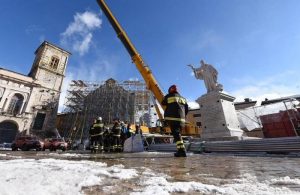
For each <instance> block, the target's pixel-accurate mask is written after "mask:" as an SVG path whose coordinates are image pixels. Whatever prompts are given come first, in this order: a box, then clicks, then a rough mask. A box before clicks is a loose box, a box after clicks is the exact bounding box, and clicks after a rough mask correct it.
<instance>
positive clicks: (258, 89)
mask: <svg viewBox="0 0 300 195" xmlns="http://www.w3.org/2000/svg"><path fill="white" fill-rule="evenodd" d="M241 80H242V79H241ZM242 83H243V84H244V86H243V87H241V88H239V89H236V90H234V91H232V92H231V95H233V96H235V97H236V100H235V101H236V102H241V101H244V99H245V98H251V99H252V100H264V99H265V98H268V99H274V98H280V97H286V96H291V95H296V94H299V91H300V90H299V84H298V83H300V78H299V77H297V73H296V72H291V71H285V72H282V73H280V74H279V75H273V76H271V77H266V78H264V79H263V80H258V81H257V78H256V79H255V78H250V77H249V78H248V83H247V81H246V80H243V81H242Z"/></svg>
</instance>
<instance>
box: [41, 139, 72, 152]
mask: <svg viewBox="0 0 300 195" xmlns="http://www.w3.org/2000/svg"><path fill="white" fill-rule="evenodd" d="M67 148H68V144H67V142H65V140H64V139H63V138H47V139H45V145H44V150H45V149H49V150H50V151H56V150H62V151H65V150H67Z"/></svg>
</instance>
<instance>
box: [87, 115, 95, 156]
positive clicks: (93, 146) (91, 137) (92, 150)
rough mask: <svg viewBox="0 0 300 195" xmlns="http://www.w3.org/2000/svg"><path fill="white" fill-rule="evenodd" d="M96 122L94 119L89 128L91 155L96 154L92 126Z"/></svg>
mask: <svg viewBox="0 0 300 195" xmlns="http://www.w3.org/2000/svg"><path fill="white" fill-rule="evenodd" d="M96 122H97V120H96V119H95V120H94V122H93V124H92V125H91V127H90V130H89V134H90V149H91V153H94V152H96V150H95V146H96V136H95V129H94V125H95V124H96Z"/></svg>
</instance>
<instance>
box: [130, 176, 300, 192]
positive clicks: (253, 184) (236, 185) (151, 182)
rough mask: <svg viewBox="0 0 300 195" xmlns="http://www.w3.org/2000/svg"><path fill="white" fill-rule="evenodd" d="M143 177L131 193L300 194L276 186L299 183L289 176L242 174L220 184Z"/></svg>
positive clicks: (160, 177)
mask: <svg viewBox="0 0 300 195" xmlns="http://www.w3.org/2000/svg"><path fill="white" fill-rule="evenodd" d="M145 175H148V176H150V177H143V178H142V179H141V181H140V184H139V185H140V186H143V187H144V188H142V189H139V190H138V191H136V192H132V193H131V195H141V194H142V195H151V194H162V195H164V194H171V193H174V192H177V193H187V192H195V191H196V192H199V193H201V194H228V195H229V194H230V195H239V194H247V195H252V194H265V195H276V194H278V195H282V194H300V192H299V191H292V190H291V189H290V188H288V187H285V186H280V187H279V186H274V184H277V185H278V182H280V183H285V184H298V182H299V179H291V178H289V177H284V178H277V179H272V180H271V181H269V180H266V181H263V182H260V181H258V180H257V178H256V177H255V176H252V175H250V174H245V175H242V178H241V179H235V180H232V181H231V182H232V183H229V184H224V185H220V186H216V185H211V184H203V183H200V182H194V181H191V182H171V181H168V179H167V178H165V177H164V176H151V174H149V173H147V174H145Z"/></svg>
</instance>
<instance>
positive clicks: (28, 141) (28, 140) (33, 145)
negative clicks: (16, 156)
mask: <svg viewBox="0 0 300 195" xmlns="http://www.w3.org/2000/svg"><path fill="white" fill-rule="evenodd" d="M43 148H44V142H42V141H41V140H40V139H39V138H38V137H36V136H32V135H25V136H18V137H16V138H15V140H14V141H13V143H12V144H11V149H12V151H16V150H18V149H21V150H23V151H28V150H31V149H35V150H37V151H39V150H42V149H43Z"/></svg>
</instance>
